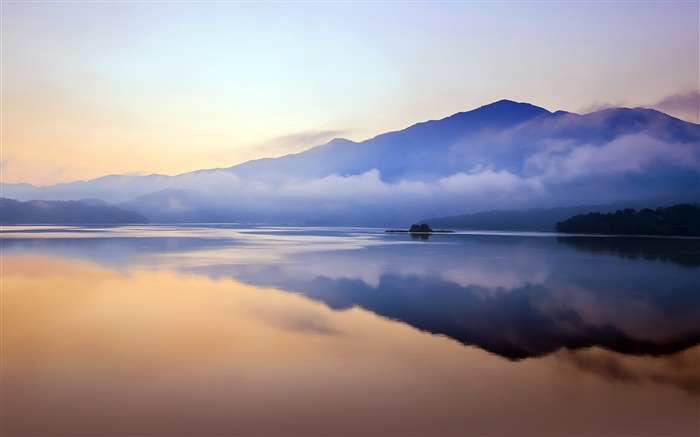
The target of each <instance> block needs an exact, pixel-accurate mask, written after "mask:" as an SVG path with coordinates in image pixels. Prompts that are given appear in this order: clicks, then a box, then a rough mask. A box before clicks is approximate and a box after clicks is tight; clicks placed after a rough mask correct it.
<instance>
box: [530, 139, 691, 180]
mask: <svg viewBox="0 0 700 437" xmlns="http://www.w3.org/2000/svg"><path fill="white" fill-rule="evenodd" d="M699 159H700V149H698V147H697V144H684V143H669V142H665V141H662V140H659V139H658V138H654V137H652V136H650V135H649V134H646V133H639V134H633V135H625V136H621V137H619V138H616V139H614V140H612V141H610V142H608V143H605V144H603V145H601V146H596V145H593V144H584V145H573V144H571V143H568V144H567V143H556V142H555V143H552V144H551V145H550V146H549V147H548V148H547V149H546V150H544V151H542V152H539V153H535V154H533V155H532V156H531V157H530V158H528V159H527V160H526V161H525V167H526V168H528V169H529V171H530V172H538V173H539V174H540V175H541V178H542V181H543V182H570V181H573V180H577V179H581V178H584V177H588V176H595V175H605V174H625V173H640V172H642V171H644V170H645V169H648V168H650V167H651V166H652V165H656V164H670V165H673V166H677V167H681V168H693V167H695V166H696V165H697V163H698V160H699Z"/></svg>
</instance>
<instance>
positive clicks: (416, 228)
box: [408, 223, 434, 233]
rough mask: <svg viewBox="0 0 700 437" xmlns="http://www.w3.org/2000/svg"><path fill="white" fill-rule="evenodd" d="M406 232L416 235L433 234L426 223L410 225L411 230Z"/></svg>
mask: <svg viewBox="0 0 700 437" xmlns="http://www.w3.org/2000/svg"><path fill="white" fill-rule="evenodd" d="M408 232H411V233H417V232H434V231H433V230H432V229H430V226H428V224H427V223H422V224H420V225H415V224H413V225H411V228H410V229H409V230H408Z"/></svg>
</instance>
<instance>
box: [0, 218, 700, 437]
mask: <svg viewBox="0 0 700 437" xmlns="http://www.w3.org/2000/svg"><path fill="white" fill-rule="evenodd" d="M0 244H1V247H2V433H1V434H2V435H3V436H20V435H33V436H39V435H45V436H54V435H55V436H58V435H62V436H68V435H70V436H87V435H89V436H117V435H118V436H170V435H172V436H223V435H332V436H338V435H401V436H406V435H429V436H436V435H458V436H462V435H698V434H700V240H681V239H660V238H619V237H618V238H614V237H610V238H608V237H557V236H554V235H548V234H508V233H491V234H483V233H457V234H446V235H432V236H430V237H429V238H427V239H420V238H417V239H413V238H411V236H410V235H407V234H385V233H384V232H383V230H381V229H359V228H358V229H351V228H342V229H341V228H289V227H284V228H283V227H237V226H223V225H210V226H141V227H116V228H97V227H94V228H86V227H57V226H54V227H51V226H44V227H36V226H35V227H5V228H3V229H2V240H1V243H0Z"/></svg>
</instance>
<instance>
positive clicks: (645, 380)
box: [553, 346, 700, 396]
mask: <svg viewBox="0 0 700 437" xmlns="http://www.w3.org/2000/svg"><path fill="white" fill-rule="evenodd" d="M553 356H554V357H555V358H556V359H557V360H558V361H559V362H560V363H561V364H563V365H565V366H570V367H571V370H573V369H575V370H576V371H580V372H583V373H585V374H591V375H595V376H597V377H599V378H603V379H605V380H607V381H611V382H617V383H622V384H665V385H671V386H675V387H678V388H680V389H682V390H684V391H686V392H688V393H690V394H693V395H696V396H697V395H698V393H700V346H695V347H693V348H690V349H687V350H685V351H682V352H679V353H677V354H675V355H670V356H663V357H650V356H646V357H637V358H635V359H634V361H630V359H629V357H625V356H622V355H619V354H616V353H614V352H611V351H606V350H603V349H598V348H591V349H586V350H579V351H571V350H562V351H559V352H557V353H555V354H554V355H553Z"/></svg>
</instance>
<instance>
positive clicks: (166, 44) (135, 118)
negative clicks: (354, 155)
mask: <svg viewBox="0 0 700 437" xmlns="http://www.w3.org/2000/svg"><path fill="white" fill-rule="evenodd" d="M1 7H2V111H3V112H2V115H3V117H2V124H3V126H2V127H3V130H2V143H3V144H2V146H3V147H2V179H3V182H30V183H34V184H49V183H56V182H62V181H71V180H76V179H89V178H94V177H99V176H102V175H105V174H108V173H146V174H148V173H162V174H177V173H182V172H186V171H191V170H196V169H200V168H211V167H226V166H231V165H234V164H237V163H240V162H243V161H246V160H249V159H253V158H260V157H265V156H279V155H282V154H286V153H292V152H298V151H301V150H304V149H307V148H309V147H311V146H314V145H318V144H322V143H324V142H326V141H327V140H329V139H331V138H333V137H338V136H340V137H345V138H350V139H353V140H363V139H367V138H370V137H372V136H374V135H376V134H378V133H382V132H386V131H390V130H398V129H402V128H404V127H407V126H409V125H411V124H414V123H416V122H419V121H424V120H427V119H436V118H442V117H445V116H448V115H451V114H453V113H455V112H459V111H465V110H471V109H474V108H476V107H479V106H481V105H484V104H488V103H491V102H493V101H496V100H500V99H503V98H507V99H511V100H516V101H527V102H530V103H533V104H536V105H538V106H542V107H545V108H547V109H549V110H557V109H564V110H569V111H575V112H589V111H592V110H594V109H597V108H599V107H604V106H609V105H614V106H618V105H619V106H629V107H636V106H645V107H656V108H658V109H662V110H664V111H666V112H669V113H672V114H674V115H676V116H679V117H681V118H684V119H687V120H691V121H694V122H698V109H697V105H698V92H697V91H698V87H699V84H698V77H700V48H699V44H700V43H699V42H698V41H699V38H700V35H699V33H700V32H699V27H700V24H699V21H700V18H699V16H700V11H699V9H700V6H699V3H698V2H697V1H689V2H669V1H664V2H661V1H659V2H633V1H621V2H561V3H560V2H498V3H493V2H449V3H447V2H445V3H435V2H430V3H421V2H406V3H403V2H333V3H331V2H328V3H326V2H304V3H292V2H289V3H286V2H270V3H252V2H251V3H248V2H240V3H238V2H196V3H195V2H58V1H57V2H28V1H23V2H8V1H3V2H2V6H1Z"/></svg>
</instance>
